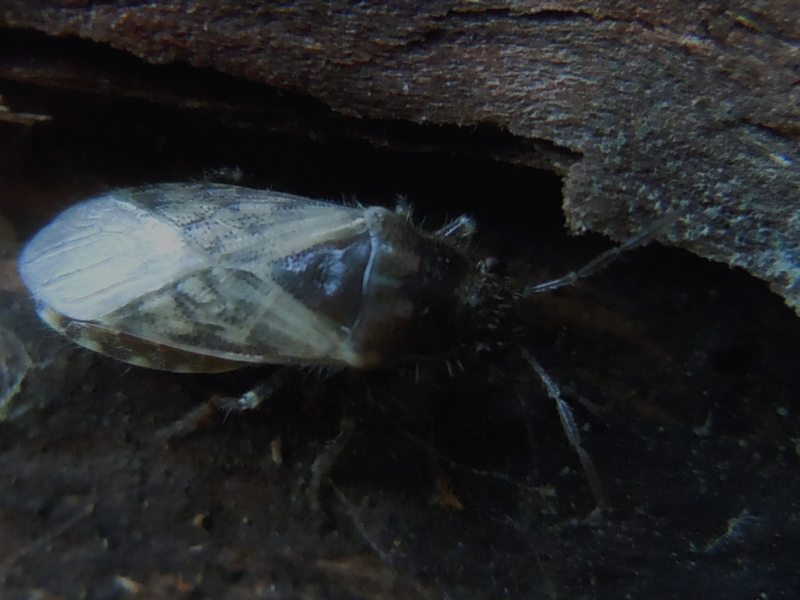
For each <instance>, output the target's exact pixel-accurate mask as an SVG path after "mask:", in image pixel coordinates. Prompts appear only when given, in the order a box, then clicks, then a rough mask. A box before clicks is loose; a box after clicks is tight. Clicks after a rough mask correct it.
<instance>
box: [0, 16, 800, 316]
mask: <svg viewBox="0 0 800 600" xmlns="http://www.w3.org/2000/svg"><path fill="white" fill-rule="evenodd" d="M4 4H5V7H4V8H2V10H0V21H1V22H2V23H4V24H6V25H7V26H10V27H30V28H35V29H39V30H41V31H45V32H47V33H49V34H53V35H77V36H80V37H83V38H87V39H91V40H95V41H98V42H103V43H108V44H111V45H113V46H114V47H116V48H120V49H124V50H125V51H128V52H131V53H133V54H135V55H137V56H140V57H142V58H144V59H146V60H148V61H151V62H155V63H167V62H172V61H186V62H189V63H191V64H192V65H195V66H202V67H212V68H214V69H216V70H219V71H222V72H225V73H229V74H232V75H235V76H237V77H242V78H247V79H251V80H255V81H260V82H264V83H267V84H270V85H273V86H278V87H281V88H291V89H295V90H302V91H303V92H305V93H308V94H310V95H312V96H313V97H315V98H318V99H321V100H322V101H324V102H325V103H327V104H328V105H330V106H331V107H333V108H334V109H335V110H337V111H340V112H341V113H345V114H349V115H357V116H360V117H369V118H389V119H406V120H409V121H414V122H417V123H437V124H442V123H449V124H458V125H461V126H469V125H474V124H480V123H491V124H493V125H496V126H497V127H499V128H501V129H504V130H507V131H509V132H511V133H512V134H513V135H514V136H517V137H518V138H521V139H524V140H531V141H535V142H539V143H537V144H535V145H533V146H530V147H529V148H530V149H529V150H528V151H526V152H515V153H513V155H512V154H509V153H504V152H495V154H496V155H499V157H500V158H504V159H506V160H513V161H517V162H522V163H526V164H534V165H538V166H542V165H545V166H547V167H548V168H551V169H554V170H556V171H557V172H558V173H560V174H561V175H562V176H563V178H564V208H565V211H566V214H567V216H568V218H569V222H570V223H571V225H572V226H573V227H574V228H576V229H583V228H591V229H595V230H598V231H603V232H605V233H608V234H610V235H613V236H614V237H616V238H617V239H621V238H622V237H624V236H625V235H626V232H628V231H630V230H632V229H638V228H641V227H643V226H646V225H647V224H648V223H651V222H652V221H653V220H654V219H655V218H656V216H657V215H659V214H662V213H664V212H667V211H672V212H677V213H679V215H680V220H679V222H678V223H677V225H676V227H675V229H674V231H673V232H672V233H671V235H670V239H671V242H672V243H673V244H676V245H680V246H682V247H684V248H687V249H689V250H691V251H692V252H694V253H696V254H699V255H701V256H705V257H708V258H711V259H714V260H718V261H722V262H726V263H728V264H729V265H735V266H740V267H743V268H745V269H746V270H748V271H749V272H750V273H751V274H753V275H755V276H757V277H760V278H762V279H765V280H766V281H768V282H770V284H771V286H772V288H773V289H774V290H775V291H776V292H778V293H779V294H781V295H783V296H784V298H785V299H786V301H787V303H789V304H790V305H791V306H793V307H794V308H795V310H800V266H799V265H800V227H798V223H800V212H798V211H799V210H800V209H798V203H797V199H798V192H799V191H800V170H798V168H797V163H798V161H799V160H800V146H799V145H798V136H800V118H798V117H800V86H798V80H800V56H799V55H798V51H797V42H798V38H800V23H799V22H798V19H797V16H796V15H797V12H796V6H795V5H794V4H793V3H792V2H789V1H783V2H782V1H780V0H773V1H764V2H758V3H752V2H730V3H719V2H701V3H698V4H695V5H692V6H691V7H689V8H686V9H680V10H678V9H677V8H676V7H675V5H674V4H671V3H661V2H655V1H651V2H649V3H627V2H610V1H606V2H584V3H564V2H497V3H493V4H489V3H467V2H444V1H440V2H425V3H420V2H393V3H360V4H358V5H356V6H354V5H351V3H349V2H331V3H324V5H321V4H319V3H314V2H288V3H280V5H271V4H266V3H261V2H237V3H216V2H193V3H189V4H188V5H187V3H184V2H159V3H148V4H140V3H133V2H131V3H126V2H115V3H108V4H106V3H104V4H97V5H93V4H92V3H84V2H80V3H75V2H44V3H37V4H38V6H36V7H34V6H33V5H31V4H30V3H27V2H25V3H23V2H5V3H4ZM323 6H324V8H322V7H323ZM541 142H543V143H541Z"/></svg>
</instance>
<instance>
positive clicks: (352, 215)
mask: <svg viewBox="0 0 800 600" xmlns="http://www.w3.org/2000/svg"><path fill="white" fill-rule="evenodd" d="M365 229H366V225H365V223H364V220H363V217H362V211H360V210H358V209H354V208H349V207H344V206H336V205H332V204H328V203H323V202H316V201H313V200H308V199H305V198H300V197H296V196H291V195H288V194H279V193H274V192H268V191H257V190H251V189H247V188H237V187H233V186H224V185H209V184H194V185H192V184H190V185H183V184H165V185H159V186H153V187H149V188H138V189H131V190H120V191H117V192H114V193H113V194H109V195H108V196H104V197H101V198H98V199H96V200H92V201H89V202H86V203H83V204H80V205H77V206H76V207H73V208H72V209H70V210H68V211H67V212H65V213H64V214H63V215H62V216H61V217H59V218H58V219H56V220H55V221H54V222H53V223H52V224H51V225H50V226H48V228H46V229H45V232H47V233H45V234H44V235H42V236H41V239H40V240H38V241H37V240H34V242H33V243H32V244H31V246H30V247H29V250H28V251H27V257H23V259H22V261H21V270H22V272H23V276H24V277H25V278H26V283H28V286H29V287H30V288H31V289H34V290H39V292H40V293H39V295H38V296H39V297H38V299H39V301H40V303H41V304H42V305H44V306H45V307H47V308H49V309H52V310H54V311H56V312H58V313H61V314H63V315H64V316H65V317H66V318H68V319H72V320H76V321H86V322H88V323H87V326H89V325H90V324H91V323H92V322H94V323H97V324H98V325H102V326H103V327H110V328H112V329H116V330H117V331H120V332H122V333H125V334H127V335H130V336H134V337H136V338H140V339H143V340H146V341H148V342H153V343H155V344H160V345H163V346H166V347H170V348H175V349H178V350H181V351H184V352H188V353H194V354H199V355H204V356H214V357H218V358H220V359H223V360H233V361H242V362H265V363H298V362H304V363H312V364H320V363H328V364H348V363H350V362H351V361H352V356H351V350H350V346H349V338H348V335H349V332H348V331H347V330H346V329H344V328H342V327H341V326H340V325H337V324H336V323H334V322H333V321H331V320H330V319H328V318H326V317H325V316H324V315H321V314H319V313H318V312H315V311H312V310H311V309H309V308H308V307H307V306H305V305H304V304H303V303H301V302H299V301H297V299H295V298H294V297H293V296H291V295H290V294H289V293H288V292H286V291H285V290H284V289H283V288H281V287H280V286H279V285H277V284H276V283H275V281H274V280H273V279H272V276H271V271H272V269H273V265H274V264H275V262H276V261H278V260H280V259H283V258H285V257H286V256H288V255H292V254H293V253H299V252H303V251H305V250H307V249H308V248H309V247H312V246H314V245H317V244H325V243H327V242H330V241H339V240H341V239H342V238H343V237H344V238H346V237H347V236H355V235H359V234H363V232H364V231H365ZM76 253H77V254H76ZM54 262H55V264H56V268H53V264H54ZM45 279H46V280H45Z"/></svg>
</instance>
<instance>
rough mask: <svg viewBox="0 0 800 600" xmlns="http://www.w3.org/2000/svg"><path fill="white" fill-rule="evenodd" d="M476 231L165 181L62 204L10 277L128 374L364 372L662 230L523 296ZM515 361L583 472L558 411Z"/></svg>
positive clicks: (470, 331) (486, 329)
mask: <svg viewBox="0 0 800 600" xmlns="http://www.w3.org/2000/svg"><path fill="white" fill-rule="evenodd" d="M474 231H475V224H474V222H473V221H472V219H470V218H469V217H466V216H462V217H459V218H458V219H456V220H454V221H452V222H450V223H448V224H447V225H445V226H444V227H442V228H441V229H438V230H436V231H433V232H426V231H424V230H422V229H421V228H419V227H417V226H415V225H414V224H413V223H412V222H411V219H410V215H409V214H408V211H391V210H388V209H386V208H382V207H361V206H344V205H337V204H332V203H329V202H323V201H317V200H311V199H308V198H304V197H300V196H294V195H289V194H284V193H279V192H273V191H263V190H254V189H249V188H244V187H238V186H232V185H223V184H209V183H188V184H161V185H155V186H149V187H138V188H129V189H122V190H117V191H113V192H111V193H109V194H106V195H104V196H100V197H97V198H94V199H90V200H87V201H84V202H82V203H79V204H77V205H75V206H73V207H71V208H69V209H67V210H66V211H65V212H63V213H62V214H61V215H60V216H58V217H56V219H55V220H54V221H52V222H51V223H50V224H49V225H48V226H46V227H45V228H44V229H43V230H42V231H40V232H39V233H38V234H37V235H36V236H35V237H34V238H33V239H32V240H31V241H30V242H29V243H28V245H27V247H26V248H25V249H24V251H23V253H22V255H21V257H20V259H19V270H20V274H21V276H22V279H23V281H24V282H25V284H26V285H27V287H28V289H29V290H30V292H31V294H32V296H33V298H34V299H35V301H36V304H37V310H38V312H39V314H40V316H41V317H42V319H43V320H44V321H45V322H46V323H48V324H49V325H50V326H52V327H53V328H55V329H56V330H58V331H60V332H61V333H63V334H64V335H66V336H67V337H69V338H70V339H72V340H74V341H75V342H77V343H78V344H80V345H82V346H85V347H87V348H90V349H92V350H95V351H97V352H100V353H103V354H106V355H109V356H112V357H114V358H116V359H119V360H122V361H126V362H129V363H133V364H136V365H140V366H145V367H150V368H155V369H163V370H169V371H176V372H220V371H226V370H232V369H236V368H240V367H243V366H246V365H248V364H283V365H330V366H346V367H354V368H372V367H380V366H385V365H388V364H391V363H394V362H396V361H400V360H414V359H420V358H422V357H437V356H447V355H448V354H449V353H452V352H453V351H454V349H457V348H458V347H459V346H465V345H474V344H475V343H476V341H480V342H482V343H486V341H487V340H489V341H490V342H491V340H493V339H495V338H496V337H497V336H498V335H502V333H499V332H502V330H503V324H504V321H505V320H507V319H508V318H509V315H510V312H511V310H512V308H513V306H514V303H515V302H516V301H517V300H518V299H519V298H520V297H525V296H530V295H532V294H534V293H537V292H540V291H547V290H550V289H554V288H556V287H561V286H564V285H570V284H571V283H574V281H576V280H577V279H580V278H582V277H585V276H587V275H589V274H591V273H593V272H595V271H597V270H598V269H600V268H602V267H603V266H605V264H607V263H608V262H609V261H611V260H613V258H614V257H616V256H617V255H618V254H619V253H620V252H622V251H624V250H626V249H628V248H630V247H633V246H635V245H638V244H640V243H642V242H643V241H645V240H648V239H650V237H652V236H653V235H654V231H657V229H655V230H649V231H647V232H644V233H643V234H640V235H639V236H636V237H634V238H632V239H631V240H629V241H628V242H626V243H625V244H623V245H622V246H619V247H617V248H614V249H612V250H610V251H608V252H606V253H605V254H602V255H600V256H599V257H598V258H596V259H595V260H594V261H592V262H591V263H589V264H588V265H587V266H586V267H584V268H583V269H581V270H579V271H577V272H574V273H571V274H569V275H567V276H566V277H563V278H560V279H557V280H553V281H550V282H546V283H544V284H540V285H539V286H529V287H527V288H524V289H523V290H521V291H519V290H517V291H512V286H511V285H510V282H509V280H508V279H507V278H506V277H505V276H504V275H502V274H500V273H497V272H496V269H495V268H494V266H495V264H496V261H492V260H490V259H483V258H480V257H477V256H475V255H474V253H473V252H472V251H471V250H470V248H469V246H468V244H467V240H468V239H469V238H470V237H471V235H472V234H473V233H474ZM526 358H527V360H528V361H529V362H530V363H531V365H532V366H533V367H534V369H535V370H536V371H537V373H539V374H540V376H541V377H542V380H543V382H544V383H545V386H546V389H547V390H548V393H549V394H550V395H551V397H552V398H553V399H554V401H555V402H556V404H557V407H558V411H559V415H560V417H561V421H562V424H563V426H564V429H565V431H566V433H567V435H568V437H569V439H570V442H571V443H572V444H573V446H574V447H575V448H576V450H577V451H578V453H579V455H580V457H581V461H582V462H583V463H584V467H585V468H586V469H587V472H588V471H589V470H591V468H590V466H587V465H589V463H588V462H587V461H588V456H586V457H585V456H584V454H585V453H584V452H583V450H582V449H581V448H580V441H579V439H578V436H577V427H576V425H575V423H574V420H573V419H572V416H571V413H570V411H569V408H568V407H567V406H566V403H564V401H563V400H561V398H560V395H559V394H558V391H557V388H556V386H555V384H554V383H553V382H552V380H550V379H549V378H548V377H547V376H546V374H544V372H543V370H542V369H541V366H540V365H538V363H537V362H536V361H535V360H534V359H533V358H532V357H530V356H527V355H526Z"/></svg>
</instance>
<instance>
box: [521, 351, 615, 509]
mask: <svg viewBox="0 0 800 600" xmlns="http://www.w3.org/2000/svg"><path fill="white" fill-rule="evenodd" d="M522 356H523V358H525V360H526V361H528V364H530V365H531V367H533V370H534V371H536V374H537V375H538V376H539V379H540V380H541V381H542V385H543V386H544V389H545V391H546V392H547V395H548V396H550V398H551V399H552V400H553V402H555V404H556V410H557V411H558V418H559V419H560V420H561V427H562V428H563V429H564V434H565V435H566V436H567V440H569V444H570V446H572V448H573V449H574V450H575V453H576V454H577V455H578V458H579V459H580V461H581V466H582V467H583V472H584V473H585V474H586V479H587V480H588V482H589V487H590V488H592V495H593V496H594V500H595V502H596V503H597V509H596V510H603V509H604V508H605V507H606V499H605V495H604V494H603V488H602V485H601V484H600V476H599V475H598V474H597V469H596V468H595V466H594V462H592V457H591V456H589V453H588V452H587V451H586V449H585V448H584V447H583V445H582V444H581V434H580V430H579V429H578V424H577V423H576V422H575V417H574V416H573V414H572V409H570V407H569V404H567V402H566V401H565V400H564V399H563V398H562V397H561V390H559V388H558V385H556V382H555V381H553V378H552V377H550V375H548V374H547V371H545V370H544V367H542V365H541V364H540V363H539V361H538V360H536V359H535V358H534V357H533V356H532V355H531V354H530V353H529V352H527V351H525V350H523V352H522Z"/></svg>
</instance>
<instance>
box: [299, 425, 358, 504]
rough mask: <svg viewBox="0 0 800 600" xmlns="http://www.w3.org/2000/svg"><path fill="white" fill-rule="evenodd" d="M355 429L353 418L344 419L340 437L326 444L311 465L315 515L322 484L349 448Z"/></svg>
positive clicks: (310, 493) (309, 488)
mask: <svg viewBox="0 0 800 600" xmlns="http://www.w3.org/2000/svg"><path fill="white" fill-rule="evenodd" d="M355 428H356V424H355V421H354V420H353V419H352V418H347V417H345V418H343V419H342V421H341V423H340V426H339V433H338V435H337V436H336V437H335V438H333V439H332V440H331V441H330V442H328V443H327V444H325V447H324V448H323V449H322V452H320V453H319V454H318V455H317V458H315V459H314V463H313V464H312V465H311V481H309V483H308V499H309V503H310V504H311V512H312V513H313V514H318V513H319V509H320V502H319V496H320V489H321V488H322V484H323V483H324V481H325V480H327V478H328V477H329V476H330V474H331V471H332V470H333V466H334V464H336V459H337V458H338V457H339V455H340V454H341V453H342V450H344V449H345V448H346V447H347V443H348V442H349V441H350V437H351V436H352V435H353V431H355Z"/></svg>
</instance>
